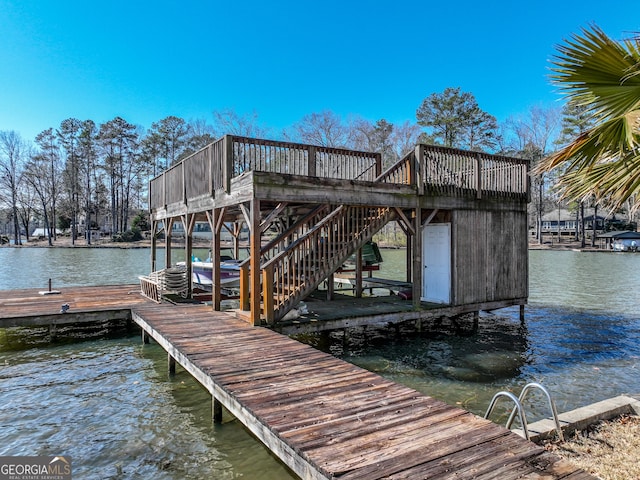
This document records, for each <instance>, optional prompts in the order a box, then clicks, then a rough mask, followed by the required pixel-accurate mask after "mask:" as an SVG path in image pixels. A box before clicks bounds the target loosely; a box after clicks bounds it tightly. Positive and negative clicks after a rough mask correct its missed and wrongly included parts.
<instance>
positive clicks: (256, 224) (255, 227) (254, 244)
mask: <svg viewBox="0 0 640 480" xmlns="http://www.w3.org/2000/svg"><path fill="white" fill-rule="evenodd" d="M250 216H251V225H250V226H249V230H250V231H251V239H250V242H249V254H250V255H251V260H250V262H249V263H250V265H251V272H250V278H249V281H250V285H251V286H250V289H251V293H250V295H251V301H250V306H251V313H250V315H251V323H252V324H253V325H260V300H261V299H260V296H261V295H260V293H261V289H260V277H261V275H260V247H261V237H262V235H261V232H260V200H258V199H257V198H254V199H252V200H251V212H250Z"/></svg>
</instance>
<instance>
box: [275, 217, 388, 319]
mask: <svg viewBox="0 0 640 480" xmlns="http://www.w3.org/2000/svg"><path fill="white" fill-rule="evenodd" d="M394 212H395V211H394V210H392V209H391V208H389V207H366V206H360V207H355V206H346V205H341V206H339V207H338V208H336V209H335V210H334V211H332V212H331V213H330V214H329V215H327V216H326V217H325V218H324V219H322V220H321V221H320V222H318V224H316V225H315V226H314V227H313V228H311V229H310V230H309V231H308V232H307V233H306V234H305V235H304V236H303V237H300V238H299V239H297V240H296V241H295V242H293V243H292V244H291V245H290V246H289V247H288V248H287V249H286V250H284V251H282V252H280V253H279V254H277V255H276V256H275V257H273V258H272V259H271V260H269V261H268V262H266V263H265V264H264V265H263V267H262V289H263V294H262V297H263V301H264V312H265V317H266V320H267V322H268V323H273V322H274V321H276V320H278V319H280V318H281V316H283V315H284V314H285V313H286V312H287V311H288V308H290V307H291V306H293V304H295V302H296V301H297V300H298V299H299V298H301V297H303V296H304V295H306V294H307V293H308V292H309V291H311V290H313V289H314V288H316V287H317V285H319V284H320V282H322V281H323V280H324V279H325V278H326V277H327V276H328V275H329V274H330V273H332V272H334V271H335V270H337V269H338V268H339V267H340V265H342V264H343V263H344V261H345V260H346V259H347V258H348V257H349V255H351V254H352V253H353V252H354V251H355V250H357V249H358V248H360V247H362V245H364V244H365V243H366V242H367V241H369V240H370V239H371V237H373V235H374V234H375V232H377V231H378V230H379V229H380V228H382V226H384V225H385V224H386V223H387V222H388V221H389V220H390V218H391V217H392V216H393V215H394V214H395V213H394ZM285 286H286V287H285Z"/></svg>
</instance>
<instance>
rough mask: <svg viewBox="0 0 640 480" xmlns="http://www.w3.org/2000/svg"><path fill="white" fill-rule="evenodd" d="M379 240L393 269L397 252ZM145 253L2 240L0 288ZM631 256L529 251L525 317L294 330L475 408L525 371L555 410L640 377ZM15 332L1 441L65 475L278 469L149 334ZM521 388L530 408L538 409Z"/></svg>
mask: <svg viewBox="0 0 640 480" xmlns="http://www.w3.org/2000/svg"><path fill="white" fill-rule="evenodd" d="M205 253H206V252H205ZM178 255H179V253H178ZM383 255H384V258H385V263H384V264H383V270H384V271H386V273H387V275H388V276H389V277H396V278H401V275H402V274H401V272H400V269H401V265H403V264H404V252H403V251H384V252H383ZM160 258H161V255H160ZM148 265H149V251H148V250H110V249H91V250H85V249H82V250H80V249H78V250H72V249H9V248H2V249H0V268H1V269H2V270H1V275H0V289H10V288H22V287H43V286H45V285H46V281H47V279H48V278H52V279H53V280H52V281H53V283H54V287H55V286H64V285H82V284H100V283H133V282H135V281H136V279H137V275H139V274H142V273H147V271H148ZM639 269H640V255H639V254H614V253H581V252H573V251H532V252H530V302H529V305H528V306H527V308H526V322H525V324H524V325H521V324H520V321H519V311H518V308H509V309H503V310H499V311H496V312H493V313H483V314H482V316H481V318H480V329H479V331H478V332H477V333H476V334H473V335H467V333H469V328H468V327H469V326H470V320H462V321H461V323H460V325H459V327H460V328H459V329H456V328H454V326H453V325H451V324H450V323H449V322H446V321H445V322H442V323H441V324H435V323H434V324H430V325H429V328H428V331H427V332H423V333H417V332H415V331H412V330H409V329H405V328H402V329H399V330H398V331H396V330H394V329H390V330H388V331H387V330H373V329H369V330H367V331H366V332H365V331H363V330H362V329H358V330H350V331H347V332H346V333H344V332H335V333H331V334H325V335H318V336H314V337H309V338H307V339H306V340H307V341H309V342H310V343H312V344H314V345H315V346H317V347H318V348H320V349H323V350H325V351H329V352H332V353H333V354H334V355H337V356H339V357H341V358H344V359H345V360H348V361H350V362H353V363H355V364H358V365H361V366H363V367H365V368H367V369H369V370H372V371H374V372H377V373H379V374H381V375H384V376H387V377H389V378H391V379H393V380H395V381H397V382H399V383H403V384H406V385H408V386H411V387H413V388H415V389H417V390H419V391H421V392H424V393H426V394H428V395H431V396H433V397H436V398H439V399H441V400H444V401H446V402H448V403H451V404H458V405H461V406H464V407H465V408H467V409H470V410H471V411H473V412H475V413H479V414H483V413H484V411H485V410H486V408H487V405H488V403H489V401H490V399H491V397H492V396H493V394H494V393H495V392H496V391H498V390H502V389H510V390H513V391H515V392H516V393H518V392H519V389H520V388H521V387H522V386H523V385H524V384H525V383H527V382H530V381H538V382H542V383H543V384H545V385H546V386H547V387H548V388H549V389H550V390H551V392H552V393H553V395H554V397H555V399H556V402H557V404H558V409H559V410H560V411H566V410H569V409H572V408H576V407H579V406H582V405H585V404H588V403H591V402H594V401H599V400H602V399H605V398H608V397H611V396H615V395H618V394H621V393H639V392H640V313H639V312H640V297H639V296H638V295H637V293H636V285H637V283H638V272H639V271H640V270H639ZM36 333H38V332H36ZM45 333H46V332H45ZM45 333H40V335H44V334H45ZM21 335H22V334H21V333H20V332H19V331H15V330H12V331H0V455H34V454H56V453H62V454H67V455H71V456H72V457H73V459H74V460H73V461H74V469H75V472H77V478H151V477H155V478H167V479H169V478H170V479H179V478H223V479H224V478H248V479H254V478H256V479H257V478H260V479H262V478H267V479H268V478H273V479H276V478H277V479H280V478H293V477H292V475H291V474H290V473H289V472H288V471H287V470H286V469H285V468H284V467H283V466H282V465H281V464H280V463H279V462H278V461H277V460H275V459H274V458H273V457H272V456H271V455H270V454H269V453H268V452H267V451H266V449H264V448H263V447H262V446H261V444H260V443H259V442H257V441H256V440H254V439H253V438H252V437H251V436H250V435H249V434H248V433H247V432H246V431H245V430H244V428H243V427H242V426H241V425H240V424H239V423H238V422H236V421H234V420H233V419H231V417H230V416H229V415H228V414H227V415H226V416H225V423H224V424H223V425H213V424H212V423H211V421H210V417H211V400H210V396H209V394H208V393H207V392H206V391H205V390H204V389H202V388H201V387H200V386H199V385H198V384H197V383H196V382H195V381H194V380H193V379H191V378H190V377H189V376H188V375H187V374H186V373H184V372H181V371H180V369H178V374H177V375H176V376H175V377H171V378H170V377H168V376H167V366H166V353H165V352H164V351H163V350H162V349H161V348H160V347H158V346H154V345H145V346H143V345H141V344H140V342H139V339H138V337H137V336H135V337H130V336H129V337H119V338H100V339H97V340H96V339H94V340H90V341H83V342H77V341H76V342H68V343H58V344H54V345H50V346H44V347H43V346H42V344H41V343H37V342H36V343H35V344H36V345H37V346H36V347H32V348H25V346H24V344H23V340H21V338H22V337H23V335H22V337H21ZM538 400H540V401H538ZM532 403H533V406H532V408H531V411H532V413H531V416H532V417H538V416H542V415H546V414H547V412H546V407H545V405H544V403H542V402H541V399H536V396H535V395H533V396H532ZM498 415H499V413H498Z"/></svg>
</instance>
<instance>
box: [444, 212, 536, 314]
mask: <svg viewBox="0 0 640 480" xmlns="http://www.w3.org/2000/svg"><path fill="white" fill-rule="evenodd" d="M452 222H453V224H452V242H453V249H452V251H453V255H452V256H453V272H454V278H453V303H454V305H463V304H467V303H479V302H492V301H498V300H509V299H517V298H526V297H527V296H528V278H529V277H528V250H527V244H526V241H527V236H526V226H527V215H526V212H523V211H509V210H501V211H492V210H457V211H454V212H452Z"/></svg>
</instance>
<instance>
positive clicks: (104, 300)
mask: <svg viewBox="0 0 640 480" xmlns="http://www.w3.org/2000/svg"><path fill="white" fill-rule="evenodd" d="M144 303H147V300H145V299H144V298H143V297H142V296H141V295H140V285H106V286H105V285H103V286H99V287H67V288H61V289H59V290H56V289H53V292H49V289H48V288H42V289H33V288H30V289H22V290H0V328H7V327H34V326H48V325H68V324H72V323H86V322H98V321H102V320H116V319H127V318H130V317H131V308H132V307H133V306H135V305H140V304H144ZM63 305H68V309H67V310H66V312H65V313H64V314H62V313H61V310H62V306H63Z"/></svg>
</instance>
